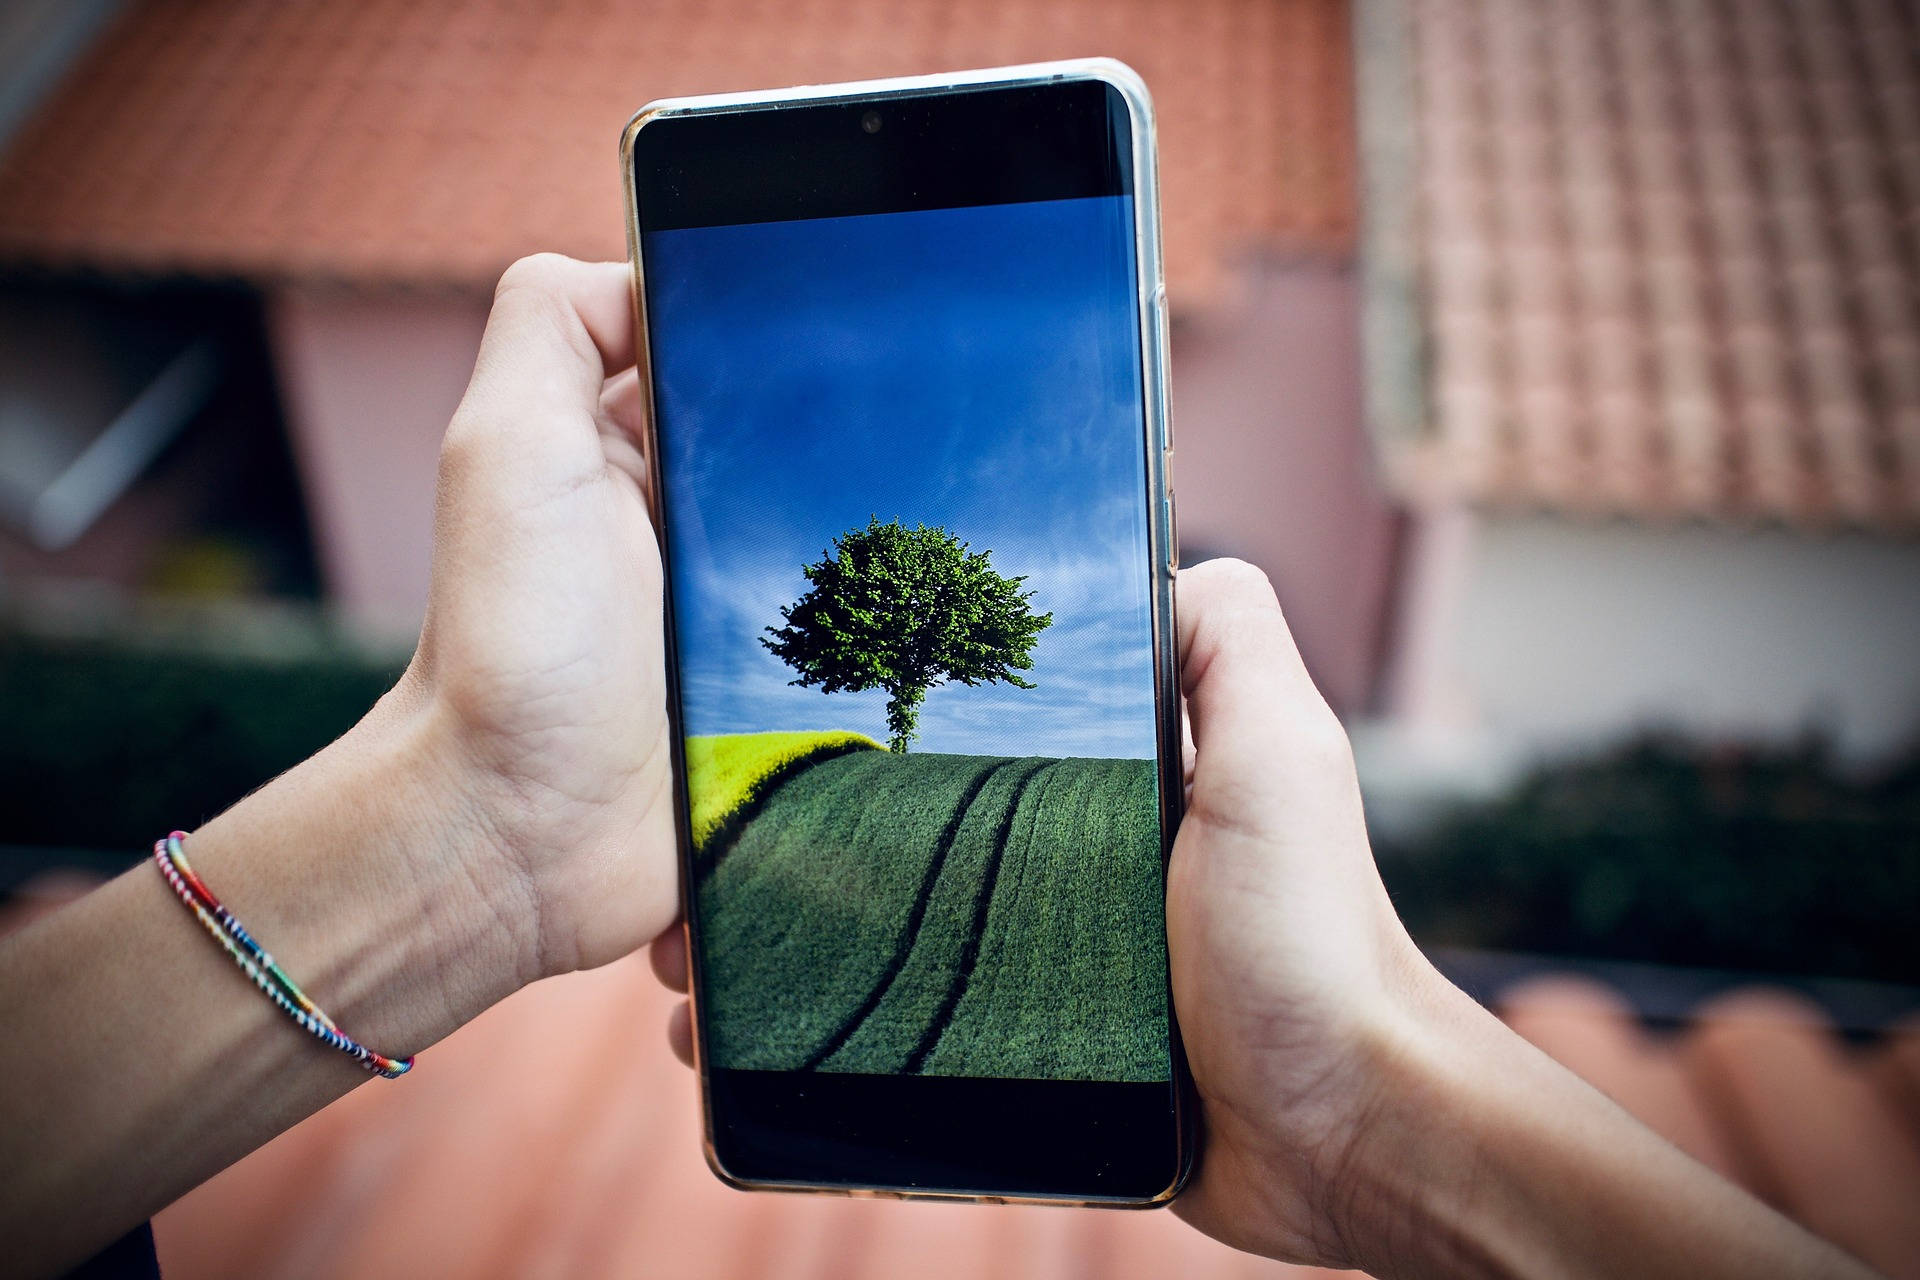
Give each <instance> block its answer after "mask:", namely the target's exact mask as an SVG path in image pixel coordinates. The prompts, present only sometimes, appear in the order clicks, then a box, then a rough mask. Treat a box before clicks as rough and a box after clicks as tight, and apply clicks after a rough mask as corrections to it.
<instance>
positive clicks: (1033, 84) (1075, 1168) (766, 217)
mask: <svg viewBox="0 0 1920 1280" xmlns="http://www.w3.org/2000/svg"><path fill="white" fill-rule="evenodd" d="M1109 65H1110V66H1112V67H1113V69H1114V70H1115V71H1117V72H1118V73H1121V75H1122V76H1123V79H1122V83H1123V84H1126V83H1127V82H1129V81H1130V82H1132V87H1129V88H1128V89H1124V90H1123V89H1122V88H1120V87H1118V86H1116V84H1115V83H1114V82H1113V81H1112V80H1110V79H1109V78H1107V75H1106V74H1104V73H1102V72H1100V71H1097V70H1096V71H1093V72H1091V73H1089V72H1087V71H1080V72H1078V73H1075V72H1067V73H1065V74H1055V75H1052V76H1049V77H1046V78H1045V79H1044V80H1036V79H1023V80H1021V81H1020V82H1018V83H1013V84H1008V83H995V82H991V81H987V82H974V83H945V84H939V85H909V86H907V87H899V88H894V87H889V88H884V89H882V88H876V89H873V90H872V91H870V92H866V93H840V94H833V93H831V91H829V93H828V95H827V96H824V97H823V98H822V100H819V101H808V100H805V99H802V100H800V101H797V102H795V101H780V100H777V96H776V97H775V99H773V100H758V101H754V100H736V101H725V102H724V104H723V102H722V100H717V99H716V100H709V102H710V105H706V106H702V105H700V104H699V103H697V102H693V101H682V102H676V103H669V104H660V105H659V106H658V107H657V108H649V109H647V110H643V111H642V112H641V113H640V115H638V116H636V117H635V119H634V121H633V122H632V123H630V124H629V126H628V130H627V133H626V135H625V137H624V139H623V148H622V149H623V153H624V155H625V158H626V161H627V170H626V173H625V174H624V179H625V185H626V187H627V198H628V200H629V210H628V212H629V218H628V236H629V245H630V249H631V252H632V258H633V266H634V282H635V291H636V298H635V306H636V312H637V316H636V318H637V320H638V321H639V332H640V335H641V345H640V352H639V355H640V359H641V361H642V374H643V383H644V381H645V378H644V375H645V374H646V371H647V368H648V366H649V365H650V363H651V361H650V356H651V351H650V343H651V337H650V335H649V334H648V331H647V326H646V307H645V294H644V287H645V273H644V270H643V257H644V255H643V253H642V249H641V245H642V240H643V237H644V236H645V235H646V234H649V233H652V232H655V231H665V230H679V229H687V228H692V227H701V226H727V225H739V224H741V223H749V222H769V221H787V220H792V219H796V218H814V217H845V216H857V215H860V214H869V213H891V212H912V211H917V210H923V209H935V208H957V207H967V206H973V205H990V204H1006V203H1026V202H1029V201H1034V200H1054V199H1073V198H1083V197H1087V196H1100V195H1134V196H1135V197H1136V241H1137V243H1136V246H1135V248H1136V255H1137V257H1136V273H1137V277H1138V281H1145V282H1147V283H1150V284H1151V285H1152V286H1153V291H1152V296H1151V298H1149V297H1148V295H1147V293H1146V291H1145V285H1144V284H1143V285H1142V294H1141V297H1142V304H1143V312H1142V316H1141V321H1142V325H1143V332H1144V339H1143V360H1144V361H1145V368H1144V369H1143V373H1144V374H1145V375H1146V383H1147V397H1148V406H1147V413H1148V424H1147V425H1148V431H1147V438H1146V441H1145V443H1146V445H1147V449H1148V472H1149V489H1150V491H1151V492H1150V493H1149V494H1147V495H1144V496H1145V498H1146V500H1147V501H1148V504H1149V508H1148V520H1149V525H1150V528H1152V529H1153V539H1152V540H1153V543H1154V548H1153V549H1154V554H1155V558H1156V562H1157V563H1158V564H1160V567H1161V568H1164V570H1165V572H1164V573H1163V574H1162V575H1161V576H1160V577H1159V585H1158V586H1157V588H1156V593H1155V595H1156V606H1155V637H1154V639H1155V646H1156V651H1157V659H1156V661H1157V672H1156V696H1157V700H1158V703H1159V706H1160V717H1161V725H1160V739H1161V748H1160V755H1161V760H1160V773H1161V785H1160V800H1161V809H1162V836H1163V842H1162V865H1163V867H1164V865H1165V859H1166V856H1167V854H1168V852H1169V851H1170V847H1171V841H1172V836H1173V832H1174V830H1175V829H1176V828H1177V825H1178V822H1179V818H1180V811H1181V808H1182V800H1183V796H1182V793H1181V772H1180V752H1179V727H1178V694H1177V688H1178V686H1177V672H1176V659H1175V656H1174V650H1173V640H1172V635H1173V628H1172V609H1173V601H1172V565H1173V563H1174V560H1173V557H1174V555H1175V551H1174V547H1173V542H1172V537H1173V533H1172V512H1171V501H1170V498H1171V494H1170V491H1169V490H1168V489H1167V487H1166V474H1165V458H1164V457H1163V456H1162V453H1163V451H1166V452H1168V453H1170V450H1171V440H1170V437H1169V436H1168V434H1167V427H1166V413H1165V398H1164V397H1165V388H1164V368H1165V336H1166V334H1165V306H1164V297H1165V294H1164V289H1163V288H1162V287H1160V285H1159V278H1160V271H1159V245H1158V227H1157V215H1158V210H1157V207H1156V206H1157V191H1156V184H1155V182H1154V181H1153V177H1152V168H1151V165H1152V158H1153V157H1152V152H1151V136H1152V128H1153V126H1152V117H1151V109H1150V107H1149V106H1148V105H1147V100H1146V96H1145V89H1144V86H1138V84H1137V77H1134V76H1133V75H1132V73H1131V72H1130V71H1128V70H1127V69H1126V68H1124V67H1119V66H1118V65H1117V64H1109ZM902 83H904V82H902ZM841 88H851V87H847V86H842V87H841ZM1049 107H1053V108H1054V109H1053V110H1051V111H1050V110H1048V109H1047V108H1049ZM1096 107H1097V125H1098V127H1097V128H1090V127H1089V125H1088V116H1089V114H1090V113H1092V112H1093V111H1094V109H1095V108H1096ZM867 110H879V111H883V112H885V113H887V114H886V116H885V118H884V119H883V120H882V122H881V127H880V129H879V130H878V131H876V132H869V131H868V130H866V129H864V128H861V127H860V121H861V117H862V116H863V115H864V113H865V111H867ZM1048 120H1054V121H1064V122H1065V123H1064V127H1063V130H1062V133H1063V136H1064V137H1065V138H1067V139H1070V140H1071V142H1070V145H1071V146H1072V147H1078V148H1079V149H1080V162H1079V163H1077V164H1074V163H1065V162H1062V154H1063V152H1062V147H1063V144H1062V139H1061V138H1058V137H1056V138H1053V139H1051V140H1049V139H1047V138H1045V137H1042V136H1037V135H1039V134H1041V133H1042V124H1043V122H1045V121H1048ZM716 121H724V122H726V123H725V124H724V125H720V126H715V124H714V122H716ZM903 122H904V123H905V124H907V125H910V126H911V127H899V126H902V124H903ZM1009 122H1014V123H1016V124H1017V126H1018V127H1017V128H1015V129H1014V130H1013V131H1012V132H1011V133H1010V134H1008V135H1007V136H1006V137H1005V138H1004V139H1001V141H1002V142H1003V143H1004V145H988V143H989V142H993V141H994V140H995V139H996V138H998V137H999V135H997V134H996V132H995V126H996V125H1001V126H1004V125H1007V124H1008V123H1009ZM849 125H851V126H852V127H853V128H852V131H850V130H849V127H848V126H849ZM889 126H894V127H893V128H892V129H891V132H889ZM1143 134H1144V142H1143V138H1142V136H1141V135H1143ZM650 135H651V136H650ZM655 138H657V139H659V143H658V145H655V142H654V139H655ZM776 139H778V140H785V141H786V142H788V143H790V144H794V145H793V146H792V148H791V150H789V151H788V152H786V153H785V155H784V156H783V155H782V154H779V153H778V152H777V149H776V148H774V147H772V145H771V142H772V140H776ZM729 142H730V143H731V145H721V144H723V143H729ZM876 144H878V145H877V146H876ZM909 147H911V148H913V149H915V150H916V151H917V152H918V153H919V154H920V155H921V156H922V157H923V161H921V162H915V163H903V162H899V161H891V162H888V163H883V164H879V165H875V164H873V163H872V159H871V158H872V157H874V156H875V155H887V154H889V153H890V152H891V151H898V150H902V149H906V148H909ZM1143 148H1144V149H1143ZM862 154H864V155H866V156H867V157H869V161H868V166H867V169H866V170H864V171H862V170H861V168H860V166H859V164H857V163H853V164H851V165H849V163H848V162H849V161H850V160H851V161H857V160H858V158H859V156H860V155H862ZM1009 157H1011V160H1010V159H1009ZM849 167H850V168H851V169H853V170H854V171H855V175H856V176H853V177H846V176H844V175H843V176H842V177H841V178H840V179H839V180H837V181H832V180H825V179H823V178H822V177H821V175H822V174H823V173H829V172H832V171H834V170H845V169H848V168H849ZM862 174H864V176H861V175H862ZM1137 179H1138V180H1137ZM676 186H677V187H678V190H675V188H676ZM690 192H698V193H699V194H698V195H692V194H688V193H690ZM1140 199H1145V200H1147V201H1148V202H1149V204H1148V208H1147V213H1146V215H1145V216H1144V217H1143V215H1142V214H1141V213H1140V211H1139V209H1138V203H1137V202H1138V200H1140ZM1143 233H1144V234H1143ZM1138 281H1137V282H1138ZM1156 360H1157V361H1158V364H1157V365H1156V364H1155V361H1156ZM648 391H649V396H650V391H651V388H650V386H649V387H648ZM651 409H652V406H651V403H649V419H650V423H649V426H650V429H652V428H653V427H654V425H655V424H654V423H653V422H652V421H651V419H652V412H651ZM649 446H650V455H651V457H652V458H653V459H658V457H659V456H660V455H659V449H658V442H657V440H651V439H650V440H649ZM665 487H666V486H665V485H664V484H660V483H658V477H657V479H656V484H655V486H654V488H653V492H652V502H653V504H654V516H655V524H656V528H657V529H658V530H660V536H661V539H662V544H663V545H662V553H663V554H662V560H663V565H662V568H663V572H664V573H665V574H666V575H667V577H668V583H667V591H666V601H665V607H666V612H667V619H666V622H667V628H666V643H667V652H668V660H669V663H670V664H673V665H674V666H675V667H676V668H677V660H676V659H675V657H674V652H675V648H676V633H675V631H674V627H673V618H672V588H671V567H670V557H669V556H667V555H666V547H665V528H666V525H665V522H664V519H663V516H664V510H663V508H664V503H665V494H664V489H665ZM1156 495H1158V496H1156ZM1163 505H1164V510H1162V507H1163ZM667 699H668V713H669V720H670V723H671V732H672V733H673V734H674V735H675V737H676V740H678V739H679V738H680V737H681V736H682V735H681V717H680V709H679V690H678V682H677V680H672V679H670V680H669V681H668V689H667ZM1169 708H1171V710H1169ZM675 772H676V778H675V790H676V802H677V804H678V805H679V816H680V830H681V840H682V844H683V846H684V845H685V843H686V836H685V832H686V831H687V830H688V829H689V828H688V827H687V814H688V799H687V794H686V779H685V776H684V759H683V757H682V753H681V751H679V750H676V751H675ZM681 853H682V858H683V863H682V865H683V867H687V868H690V867H691V865H692V861H691V852H690V849H689V848H686V847H683V848H682V850H681ZM683 879H684V877H683ZM683 906H684V908H685V923H684V925H683V928H684V929H685V930H686V933H687V941H688V950H689V960H690V967H691V968H692V969H693V970H694V972H695V974H696V975H697V972H698V969H699V964H700V961H699V956H700V939H699V936H698V934H699V930H698V925H697V921H696V919H695V913H694V910H693V908H694V904H693V902H692V900H691V894H690V892H684V886H683ZM1167 994H1168V1009H1169V1017H1168V1033H1169V1049H1170V1057H1171V1066H1172V1073H1171V1075H1172V1078H1171V1079H1170V1080H1168V1081H1166V1082H1164V1083H1159V1082H1155V1083H1124V1082H1106V1081H1061V1080H1029V1079H1004V1078H975V1077H953V1076H925V1075H915V1076H871V1075H853V1074H848V1073H834V1072H756V1071H740V1070H725V1069H720V1068H717V1067H715V1066H713V1065H712V1064H710V1063H707V1062H704V1061H700V1060H699V1058H700V1053H701V1046H702V1042H703V1041H704V1036H703V1035H701V1034H698V1033H696V1036H695V1054H696V1069H697V1070H698V1071H699V1072H700V1074H701V1079H702V1084H703V1088H702V1100H703V1107H704V1111H705V1129H706V1133H705V1139H706V1141H705V1151H706V1156H707V1160H708V1163H709V1165H710V1166H711V1167H712V1168H713V1170H714V1172H715V1173H716V1174H717V1175H718V1176H719V1177H720V1178H721V1179H722V1180H724V1181H726V1182H728V1183H729V1184H731V1185H734V1186H737V1187H741V1188H743V1189H785V1190H816V1191H838V1192H842V1193H853V1194H877V1195H881V1196H900V1197H928V1198H941V1199H966V1200H987V1201H998V1200H1008V1201H1025V1202H1045V1203H1057V1204H1079V1205H1113V1206H1119V1207H1135V1208H1138V1207H1152V1206H1156V1205H1162V1204H1165V1203H1167V1202H1168V1201H1170V1200H1171V1199H1172V1198H1173V1197H1174V1196H1175V1195H1176V1194H1178V1192H1179V1191H1180V1190H1181V1189H1182V1188H1183V1187H1184V1185H1185V1183H1186V1180H1187V1178H1188V1176H1189V1175H1190V1173H1191V1170H1192V1166H1193V1160H1194V1153H1195V1146H1196V1132H1195V1125H1194V1122H1193V1117H1194V1116H1196V1115H1197V1108H1198V1103H1197V1098H1196V1095H1195V1094H1194V1091H1193V1085H1192V1080H1191V1077H1190V1075H1189V1073H1188V1071H1187V1069H1186V1060H1185V1052H1184V1047H1183V1045H1182V1042H1181V1037H1180V1033H1179V1028H1178V1025H1177V1024H1176V1023H1175V1022H1174V1020H1173V1018H1172V1016H1171V1010H1172V992H1171V990H1170V989H1169V991H1168V993H1167ZM693 995H694V1000H693V1003H694V1016H695V1020H696V1023H699V1022H702V1021H703V1019H702V1017H701V1011H700V1009H699V1000H698V979H697V976H696V978H695V990H694V992H693ZM849 1135H854V1136H855V1137H856V1138H857V1139H858V1140H857V1141H854V1142H851V1143H849V1142H848V1141H847V1138H848V1136H849Z"/></svg>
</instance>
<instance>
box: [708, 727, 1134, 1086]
mask: <svg viewBox="0 0 1920 1280" xmlns="http://www.w3.org/2000/svg"><path fill="white" fill-rule="evenodd" d="M755 736H761V735H755ZM768 736H771V735H768ZM751 807H752V812H751V813H750V814H748V815H747V816H746V817H745V818H744V819H739V820H729V816H728V814H726V813H723V814H722V817H721V820H720V821H719V822H717V823H716V824H715V825H714V827H713V828H712V830H713V831H715V832H719V833H721V834H720V835H718V836H714V835H710V836H709V837H708V839H707V841H706V843H705V844H704V845H703V846H702V848H701V861H700V864H699V868H698V870H697V872H696V877H697V888H696V892H697V894H698V900H699V910H700V918H701V926H702V936H703V939H704V946H703V948H702V950H703V957H702V979H703V990H704V992H705V994H706V999H705V1002H704V1016H705V1017H706V1020H707V1033H708V1043H709V1048H710V1051H711V1053H712V1055H713V1060H714V1062H715V1063H716V1065H719V1066H722V1067H738V1068H753V1069H763V1070H801V1069H822V1070H829V1071H855V1072H886V1073H900V1072H907V1073H912V1072H926V1073H930V1074H937V1075H968V1076H1008V1077H1025V1078H1053V1079H1094V1080H1134V1081H1158V1080H1164V1079H1166V1078H1167V1076H1168V1048H1167V1043H1166V1021H1167V1018H1166V951H1165V943H1164V940H1163V934H1162V925H1161V920H1162V892H1161V872H1160V858H1159V849H1160V833H1159V821H1158V816H1157V802H1156V793H1155V779H1154V764H1153V762H1152V761H1150V760H1087V759H1070V760H1049V759H1037V758H1010V757H999V756H955V755H938V754H933V753H914V754H907V755H896V754H892V753H888V752H884V751H869V750H858V749H853V750H845V749H843V750H841V751H840V752H839V753H838V754H832V755H826V754H824V753H823V754H820V755H815V756H813V757H810V758H807V759H806V760H805V761H804V762H803V763H801V764H800V765H798V766H794V767H788V768H786V769H784V770H783V771H782V772H780V774H779V776H778V778H777V780H776V781H775V782H773V783H771V784H766V783H762V784H761V785H760V787H759V789H758V792H757V794H756V798H755V799H754V801H753V803H752V806H751Z"/></svg>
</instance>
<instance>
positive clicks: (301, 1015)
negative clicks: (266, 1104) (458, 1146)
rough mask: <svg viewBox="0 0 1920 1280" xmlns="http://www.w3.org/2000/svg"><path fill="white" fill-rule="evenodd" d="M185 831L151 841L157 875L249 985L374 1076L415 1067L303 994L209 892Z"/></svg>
mask: <svg viewBox="0 0 1920 1280" xmlns="http://www.w3.org/2000/svg"><path fill="white" fill-rule="evenodd" d="M186 836H187V833H186V832H184V831H175V832H172V833H171V834H169V835H168V836H167V838H166V839H164V840H156V841H154V844H153V862H154V865H155V866H157V867H159V868H160V875H161V876H162V878H164V879H165V880H166V882H167V883H168V884H169V885H171V886H172V887H173V891H174V893H175V894H177V895H178V896H179V898H180V901H182V902H184V903H186V904H187V907H188V909H189V910H191V911H192V912H193V914H194V915H195V916H196V917H198V918H199V921H200V923H201V924H203V925H205V926H206V929H207V932H208V933H210V934H212V935H213V937H214V941H216V942H218V943H219V944H220V945H221V947H222V948H224V949H225V951H226V953H227V954H228V955H230V956H232V957H233V962H234V963H235V964H237V965H239V966H240V968H241V970H242V971H243V972H244V973H245V974H246V975H247V977H249V978H251V979H253V985H254V986H256V987H258V988H260V990H261V991H262V992H263V993H264V994H265V995H266V997H267V999H269V1000H271V1001H273V1003H274V1004H275V1005H277V1006H278V1007H279V1009H280V1011H281V1012H282V1013H284V1014H286V1015H287V1016H288V1017H289V1018H292V1019H293V1020H294V1021H295V1022H297V1023H299V1024H300V1026H301V1027H303V1028H304V1029H306V1030H307V1031H308V1032H310V1033H312V1035H313V1036H314V1037H316V1038H317V1039H319V1040H320V1041H321V1042H322V1043H324V1044H328V1045H331V1046H332V1047H333V1048H335V1049H338V1050H340V1052H342V1053H344V1054H346V1055H347V1056H348V1057H349V1058H352V1059H353V1060H354V1061H355V1062H358V1063H359V1064H360V1065H361V1066H363V1067H365V1068H366V1069H367V1070H368V1071H371V1072H373V1073H374V1074H375V1075H377V1076H385V1077H386V1078H387V1079H389V1080H391V1079H392V1078H393V1077H395V1076H403V1075H405V1074H407V1072H409V1071H411V1070H413V1059H412V1058H399V1059H394V1058H389V1057H387V1056H385V1055H384V1054H378V1053H375V1052H374V1051H373V1050H371V1049H369V1048H367V1046H365V1045H363V1044H361V1043H360V1042H359V1041H358V1040H355V1039H354V1038H353V1037H352V1036H349V1035H348V1034H347V1033H346V1032H344V1031H342V1030H341V1029H340V1028H339V1027H338V1026H337V1025H336V1024H335V1023H334V1021H333V1019H332V1018H329V1017H328V1016H327V1015H326V1013H325V1012H323V1011H322V1010H321V1008H320V1006H319V1005H317V1004H315V1003H314V1002H313V1001H312V1000H310V999H308V998H307V993H306V992H304V991H302V990H301V989H300V988H299V986H297V985H296V984H295V983H294V981H293V979H292V978H289V977H288V976H287V975H286V971H285V970H283V969H281V967H280V966H279V965H277V964H275V963H274V961H273V957H272V956H270V955H268V954H267V951H266V948H264V947H262V946H261V945H260V944H259V943H258V942H255V941H254V940H253V935H252V934H250V933H248V932H247V930H246V927H245V926H244V925H242V924H241V923H240V921H239V919H238V918H236V917H235V916H234V914H233V912H231V911H229V910H227V909H226V908H225V907H224V906H222V905H220V899H218V898H216V897H214V896H213V891H212V890H211V889H208V888H207V886H206V884H205V883H203V882H202V881H201V879H200V877H199V876H197V875H195V874H194V873H193V868H192V867H190V866H188V865H187V851H186V848H185V846H184V845H182V844H181V841H183V840H185V839H186Z"/></svg>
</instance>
